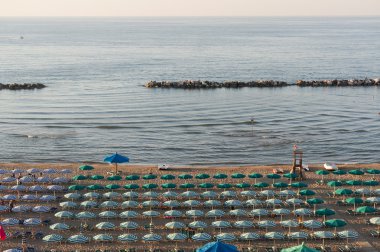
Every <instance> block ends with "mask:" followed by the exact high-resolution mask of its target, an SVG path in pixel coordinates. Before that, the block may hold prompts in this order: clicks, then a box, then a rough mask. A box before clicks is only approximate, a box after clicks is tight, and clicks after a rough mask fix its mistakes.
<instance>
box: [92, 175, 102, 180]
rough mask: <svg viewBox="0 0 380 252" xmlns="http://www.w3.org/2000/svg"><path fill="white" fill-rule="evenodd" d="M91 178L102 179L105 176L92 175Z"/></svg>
mask: <svg viewBox="0 0 380 252" xmlns="http://www.w3.org/2000/svg"><path fill="white" fill-rule="evenodd" d="M91 179H92V180H101V179H104V176H102V175H92V176H91Z"/></svg>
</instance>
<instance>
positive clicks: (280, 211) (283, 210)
mask: <svg viewBox="0 0 380 252" xmlns="http://www.w3.org/2000/svg"><path fill="white" fill-rule="evenodd" d="M272 214H274V215H280V216H281V221H282V216H284V215H289V214H290V210H289V209H286V208H277V209H274V210H273V211H272Z"/></svg>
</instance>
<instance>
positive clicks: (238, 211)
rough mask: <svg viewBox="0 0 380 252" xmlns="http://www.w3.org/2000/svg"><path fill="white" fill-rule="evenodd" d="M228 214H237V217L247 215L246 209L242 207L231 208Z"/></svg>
mask: <svg viewBox="0 0 380 252" xmlns="http://www.w3.org/2000/svg"><path fill="white" fill-rule="evenodd" d="M229 214H230V215H231V216H237V217H239V216H247V215H248V213H247V211H245V210H243V209H233V210H231V211H230V212H229Z"/></svg>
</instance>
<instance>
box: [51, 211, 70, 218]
mask: <svg viewBox="0 0 380 252" xmlns="http://www.w3.org/2000/svg"><path fill="white" fill-rule="evenodd" d="M54 216H55V217H57V218H61V219H65V218H73V217H74V214H73V213H72V212H69V211H60V212H58V213H55V214H54Z"/></svg>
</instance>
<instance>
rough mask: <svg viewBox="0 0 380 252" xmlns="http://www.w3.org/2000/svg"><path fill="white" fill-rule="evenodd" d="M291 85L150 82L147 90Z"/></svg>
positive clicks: (197, 81)
mask: <svg viewBox="0 0 380 252" xmlns="http://www.w3.org/2000/svg"><path fill="white" fill-rule="evenodd" d="M288 85H289V84H288V83H287V82H284V81H274V80H259V81H247V82H245V81H225V82H216V81H201V80H185V81H149V82H148V83H146V84H145V87H147V88H181V89H207V88H243V87H285V86H288Z"/></svg>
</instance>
